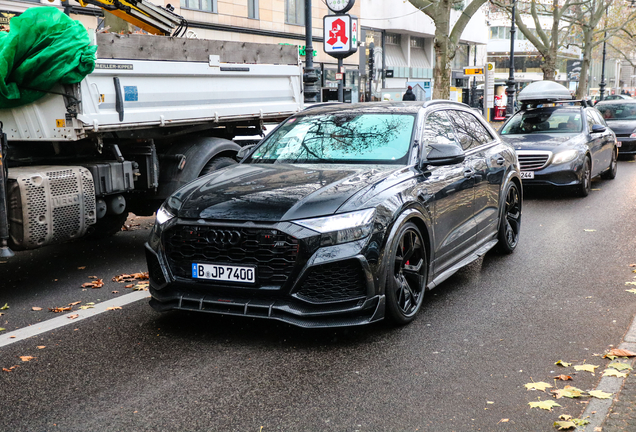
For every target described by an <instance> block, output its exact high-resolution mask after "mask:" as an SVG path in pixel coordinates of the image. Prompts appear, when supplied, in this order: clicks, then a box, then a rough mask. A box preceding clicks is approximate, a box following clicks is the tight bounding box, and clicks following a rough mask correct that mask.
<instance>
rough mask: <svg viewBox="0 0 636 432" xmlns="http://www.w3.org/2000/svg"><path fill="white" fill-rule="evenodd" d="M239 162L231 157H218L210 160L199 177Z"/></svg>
mask: <svg viewBox="0 0 636 432" xmlns="http://www.w3.org/2000/svg"><path fill="white" fill-rule="evenodd" d="M236 163H237V162H236V161H235V160H234V159H232V158H229V157H216V158H214V159H212V160H211V161H210V162H208V163H207V164H206V165H205V166H204V167H203V169H202V170H201V174H199V177H201V176H204V175H207V174H210V173H212V172H214V171H216V170H218V169H221V168H225V167H226V166H230V165H234V164H236Z"/></svg>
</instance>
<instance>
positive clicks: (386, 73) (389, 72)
mask: <svg viewBox="0 0 636 432" xmlns="http://www.w3.org/2000/svg"><path fill="white" fill-rule="evenodd" d="M384 77H385V78H393V69H389V70H387V71H386V72H385V73H384Z"/></svg>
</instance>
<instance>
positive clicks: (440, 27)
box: [433, 2, 455, 99]
mask: <svg viewBox="0 0 636 432" xmlns="http://www.w3.org/2000/svg"><path fill="white" fill-rule="evenodd" d="M442 3H446V2H442ZM449 15H450V14H449ZM449 33H450V28H449V23H448V20H445V19H439V20H438V23H437V24H436V27H435V41H434V42H433V47H434V49H435V68H434V69H433V79H434V87H433V99H450V80H451V62H452V60H453V57H455V50H454V49H453V48H452V47H451V43H450V39H449Z"/></svg>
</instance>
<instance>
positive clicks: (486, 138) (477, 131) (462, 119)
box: [447, 110, 492, 150]
mask: <svg viewBox="0 0 636 432" xmlns="http://www.w3.org/2000/svg"><path fill="white" fill-rule="evenodd" d="M447 113H448V116H449V117H450V119H451V122H452V123H453V126H455V131H456V132H457V138H458V140H459V142H460V143H461V145H462V148H463V149H464V150H469V149H472V148H475V147H479V146H480V145H482V144H486V143H488V142H490V141H492V136H491V135H490V133H489V132H488V130H487V129H486V128H485V127H484V126H483V125H482V124H481V122H480V121H479V120H477V118H476V117H475V116H474V115H472V114H470V113H467V112H464V111H455V110H448V111H447Z"/></svg>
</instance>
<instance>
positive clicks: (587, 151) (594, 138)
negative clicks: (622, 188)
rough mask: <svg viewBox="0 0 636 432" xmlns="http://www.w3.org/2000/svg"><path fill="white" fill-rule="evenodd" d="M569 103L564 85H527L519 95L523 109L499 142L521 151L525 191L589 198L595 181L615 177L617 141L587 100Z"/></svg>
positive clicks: (520, 157) (520, 158) (569, 97)
mask: <svg viewBox="0 0 636 432" xmlns="http://www.w3.org/2000/svg"><path fill="white" fill-rule="evenodd" d="M561 87H562V88H563V91H562V92H561V93H562V94H559V90H560V88H561ZM524 91H528V92H527V93H526V94H525V95H524V93H523V92H524ZM561 97H563V98H567V99H566V100H559V99H560V98H561ZM568 99H571V96H570V94H569V91H568V90H567V89H566V88H565V87H563V86H561V85H560V84H557V83H554V82H537V83H533V84H530V85H528V86H527V87H526V88H525V89H524V90H522V91H521V92H520V93H519V100H521V101H522V102H523V103H522V106H521V109H520V110H519V111H518V112H517V113H515V114H514V116H512V117H511V118H510V119H508V121H507V122H506V123H505V124H504V125H503V127H502V128H501V137H502V139H503V140H505V141H506V142H508V143H510V144H511V145H513V146H514V148H515V150H516V152H517V157H518V158H519V165H520V167H521V178H522V179H523V185H524V187H527V186H555V187H567V188H572V189H574V190H575V191H576V192H577V193H578V194H579V195H580V196H587V195H588V194H589V193H590V189H591V183H592V178H593V177H596V176H598V175H600V176H601V177H603V178H605V179H613V178H615V177H616V171H617V167H618V163H617V143H616V136H615V135H614V132H612V130H611V129H609V128H608V127H607V125H606V124H605V122H604V120H603V118H602V117H601V115H600V113H599V112H598V111H597V110H596V109H595V108H592V107H590V106H589V105H588V104H587V102H586V101H571V100H568Z"/></svg>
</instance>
